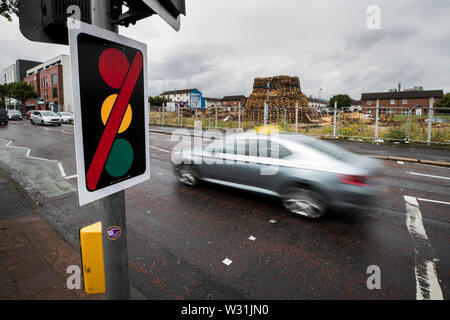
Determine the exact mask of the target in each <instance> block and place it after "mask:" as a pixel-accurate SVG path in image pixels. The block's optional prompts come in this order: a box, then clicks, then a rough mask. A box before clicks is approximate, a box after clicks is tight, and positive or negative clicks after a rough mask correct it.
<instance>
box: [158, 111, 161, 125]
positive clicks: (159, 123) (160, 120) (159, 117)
mask: <svg viewBox="0 0 450 320" xmlns="http://www.w3.org/2000/svg"><path fill="white" fill-rule="evenodd" d="M158 124H159V125H161V107H159V123H158Z"/></svg>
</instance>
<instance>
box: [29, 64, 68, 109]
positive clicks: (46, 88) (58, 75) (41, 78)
mask: <svg viewBox="0 0 450 320" xmlns="http://www.w3.org/2000/svg"><path fill="white" fill-rule="evenodd" d="M23 80H24V81H25V82H27V83H29V84H31V85H33V87H34V88H35V90H36V92H37V93H38V95H39V97H40V98H41V100H43V104H39V103H38V100H37V99H29V100H27V101H26V102H25V108H26V109H27V110H33V109H36V110H53V111H55V112H58V111H69V112H73V103H72V74H71V69H70V57H69V56H68V55H60V56H57V57H55V58H53V59H50V60H48V61H46V62H44V63H41V64H39V65H37V66H35V67H34V68H31V69H29V70H27V72H26V76H25V77H24V78H23Z"/></svg>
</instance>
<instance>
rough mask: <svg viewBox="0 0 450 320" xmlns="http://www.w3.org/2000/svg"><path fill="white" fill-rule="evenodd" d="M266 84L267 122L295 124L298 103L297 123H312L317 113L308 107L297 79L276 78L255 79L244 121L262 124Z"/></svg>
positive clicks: (246, 106) (246, 105) (287, 77)
mask: <svg viewBox="0 0 450 320" xmlns="http://www.w3.org/2000/svg"><path fill="white" fill-rule="evenodd" d="M267 84H269V119H268V120H269V122H270V123H275V122H280V121H284V118H285V114H286V122H287V123H295V106H296V104H297V103H298V122H299V123H314V122H315V121H316V120H315V119H316V118H317V112H316V111H315V110H313V109H312V108H310V107H309V106H308V99H307V98H306V96H305V95H304V94H303V93H302V91H301V88H300V80H299V78H298V77H289V76H277V77H269V78H256V79H255V80H254V82H253V92H252V94H251V95H250V97H249V98H248V100H247V102H246V104H245V109H244V119H245V120H246V121H251V122H259V123H262V122H264V105H265V103H266V101H267Z"/></svg>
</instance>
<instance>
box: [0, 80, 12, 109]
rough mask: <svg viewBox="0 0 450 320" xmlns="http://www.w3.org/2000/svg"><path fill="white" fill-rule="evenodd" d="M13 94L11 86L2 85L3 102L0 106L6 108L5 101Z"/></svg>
mask: <svg viewBox="0 0 450 320" xmlns="http://www.w3.org/2000/svg"><path fill="white" fill-rule="evenodd" d="M10 94H11V85H10V84H8V83H5V84H0V99H1V100H2V102H1V104H0V106H2V107H4V106H5V102H6V101H5V99H6V97H9V96H10Z"/></svg>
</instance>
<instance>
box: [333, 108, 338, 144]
mask: <svg viewBox="0 0 450 320" xmlns="http://www.w3.org/2000/svg"><path fill="white" fill-rule="evenodd" d="M336 113H337V101H335V102H334V123H333V136H334V137H335V138H336V118H337V114H336Z"/></svg>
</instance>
